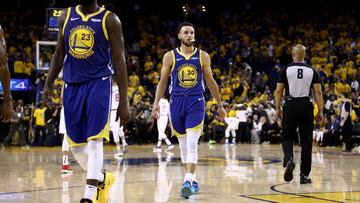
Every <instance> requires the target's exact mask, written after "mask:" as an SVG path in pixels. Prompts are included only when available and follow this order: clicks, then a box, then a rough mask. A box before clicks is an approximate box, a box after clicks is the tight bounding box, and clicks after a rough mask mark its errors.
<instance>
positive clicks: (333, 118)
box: [0, 10, 360, 146]
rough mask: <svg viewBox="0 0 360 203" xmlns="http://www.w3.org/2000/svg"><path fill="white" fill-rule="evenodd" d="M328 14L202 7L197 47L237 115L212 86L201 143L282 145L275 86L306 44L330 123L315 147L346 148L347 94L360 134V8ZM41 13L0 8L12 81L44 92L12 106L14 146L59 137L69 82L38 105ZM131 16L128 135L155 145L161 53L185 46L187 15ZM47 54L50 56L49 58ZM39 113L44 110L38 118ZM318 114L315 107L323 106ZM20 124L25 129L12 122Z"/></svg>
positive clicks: (127, 28)
mask: <svg viewBox="0 0 360 203" xmlns="http://www.w3.org/2000/svg"><path fill="white" fill-rule="evenodd" d="M329 12H330V11H329ZM329 12H327V11H312V12H310V11H306V12H301V11H299V12H296V13H294V12H290V11H287V10H281V11H279V12H276V14H274V11H272V12H271V11H269V12H261V13H259V12H255V11H253V10H244V11H243V12H240V13H237V12H222V13H218V14H216V15H214V16H210V15H205V14H202V13H199V12H194V13H190V14H189V16H187V19H190V20H191V22H192V23H194V24H195V25H196V35H195V38H196V42H195V43H196V46H198V47H200V48H201V49H203V50H205V51H207V52H208V53H209V55H210V57H211V61H212V65H211V67H212V70H213V74H214V78H215V80H216V81H217V83H218V85H219V88H220V92H221V99H222V100H223V101H224V103H225V104H226V109H227V112H228V115H227V118H236V119H235V120H234V119H227V120H226V121H219V120H218V119H217V112H216V111H217V109H216V105H215V101H214V100H213V98H211V94H210V93H209V92H208V91H206V92H205V98H206V100H207V104H206V116H205V121H204V122H205V126H204V136H203V137H202V141H206V142H209V143H211V144H213V143H220V142H221V143H226V142H227V139H226V137H227V136H228V135H227V134H228V133H229V132H228V131H229V130H234V133H230V134H235V135H236V138H234V139H235V140H234V142H242V143H254V144H260V143H264V144H266V143H278V142H279V134H280V132H281V120H279V119H278V118H277V116H276V115H275V114H276V113H275V110H274V97H273V91H274V88H275V87H276V81H277V77H278V74H279V72H280V71H281V69H282V68H283V67H284V66H285V65H286V64H288V63H289V62H291V60H292V58H291V48H292V46H293V45H295V44H298V43H301V44H303V45H305V46H306V47H307V57H306V62H307V63H309V64H310V65H312V66H313V67H314V68H315V69H316V70H317V71H318V72H319V73H320V76H321V78H322V81H323V91H324V101H325V103H326V105H325V110H324V113H325V118H326V122H325V126H324V127H320V126H316V128H315V129H314V145H319V146H340V145H341V132H340V127H339V122H340V121H339V119H340V118H339V114H340V108H341V107H342V104H343V97H344V96H345V97H348V98H349V99H351V101H352V105H353V108H352V114H351V118H352V121H353V124H354V136H357V135H360V124H359V118H360V107H359V106H360V97H359V96H360V95H359V91H360V90H359V82H358V81H359V80H360V71H359V68H360V35H359V33H360V30H359V29H360V27H359V22H358V21H357V20H356V17H355V16H356V13H351V12H341V11H338V12H336V13H332V15H331V17H329V15H330V14H329ZM15 16H16V17H15ZM40 18H41V15H39V14H38V13H34V12H33V13H32V12H31V11H28V12H27V13H24V14H23V15H15V14H14V13H7V12H3V13H0V19H1V22H0V23H2V25H3V28H4V30H5V33H6V35H5V37H6V40H7V43H8V53H9V67H10V70H11V74H12V77H13V78H19V77H25V78H30V79H31V80H32V82H33V83H34V84H35V85H36V87H37V88H36V91H37V95H38V96H37V97H36V98H33V99H32V103H33V104H32V105H31V104H25V105H24V104H23V103H22V102H20V101H17V102H16V103H15V104H14V108H15V112H20V114H19V115H20V116H18V115H15V114H16V113H14V124H12V125H11V126H10V132H11V133H5V134H4V133H2V134H1V138H0V141H2V143H3V144H4V145H7V144H8V142H9V141H8V140H7V138H8V137H9V136H10V135H11V136H12V132H13V131H19V134H25V136H22V135H21V136H20V137H21V143H22V144H23V145H26V144H33V145H43V144H44V143H47V142H46V140H50V141H51V139H50V138H51V136H52V134H51V133H53V134H54V136H56V134H57V125H58V121H59V111H58V110H59V108H61V99H60V97H61V96H60V95H61V87H62V83H63V82H62V81H61V79H60V78H59V79H57V81H56V82H55V84H54V91H53V97H52V99H51V101H49V102H48V103H47V104H40V103H39V101H40V98H41V97H40V96H41V91H42V85H43V83H44V80H45V78H46V72H40V71H36V70H34V64H35V42H36V41H37V40H48V39H47V35H46V31H44V30H45V29H44V28H43V27H42V26H39V25H38V24H37V23H38V22H39V21H37V20H38V19H40ZM123 20H124V21H123V25H124V36H125V42H126V49H127V67H128V74H129V89H128V97H129V100H130V104H131V110H132V111H131V112H132V119H131V121H130V122H129V123H128V124H127V126H126V127H125V129H126V132H125V133H126V135H127V139H129V140H130V141H129V143H139V144H141V143H153V142H155V141H156V140H157V130H156V122H154V119H153V118H152V117H151V113H150V112H151V104H152V102H153V100H154V94H155V90H156V86H157V84H158V82H159V79H160V70H161V67H162V57H163V55H164V53H165V52H166V51H168V50H170V49H172V48H175V47H177V46H179V41H178V39H177V33H176V28H177V25H178V24H179V22H181V21H179V20H176V19H171V18H170V19H166V20H164V19H163V18H161V17H160V16H158V15H149V16H146V17H145V16H137V18H136V19H132V20H131V22H127V20H126V19H123ZM41 22H43V20H42V21H41ZM44 57H47V58H48V61H49V59H50V58H51V55H49V56H44ZM167 96H168V95H167ZM35 104H36V107H35ZM39 109H40V110H39ZM44 109H45V110H44ZM38 110H39V111H40V112H43V113H42V114H41V113H38V114H35V112H37V111H38ZM39 111H38V112H39ZM29 112H31V113H30V114H29ZM46 112H47V113H46ZM314 113H315V114H316V113H317V107H316V105H314ZM40 115H44V119H43V120H44V122H43V125H40V123H41V122H37V119H38V117H39V116H40ZM16 117H21V118H16ZM29 117H30V118H29ZM49 119H50V120H51V121H49ZM233 121H235V122H236V124H233ZM48 122H49V123H48ZM16 123H19V124H17V126H18V127H16V126H15V127H13V125H15V124H16ZM29 123H30V125H29ZM38 124H39V125H38ZM19 126H20V127H19ZM29 126H32V127H31V128H30V127H29ZM39 126H42V127H43V128H41V127H39ZM234 126H235V127H234ZM230 128H231V129H230ZM29 129H30V131H31V132H34V133H33V134H34V135H32V136H31V137H30V138H31V139H29V137H28V136H26V135H27V134H29V135H31V134H32V133H28V132H29ZM168 132H169V130H168ZM48 134H51V135H48ZM37 135H38V136H37ZM11 136H10V137H11ZM5 137H6V138H5ZM46 137H48V138H46ZM23 138H24V139H23ZM4 140H5V141H4ZM30 140H31V142H30ZM59 140H60V139H59ZM50 141H48V142H50ZM54 143H56V142H54Z"/></svg>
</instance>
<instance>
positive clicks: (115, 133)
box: [111, 126, 123, 157]
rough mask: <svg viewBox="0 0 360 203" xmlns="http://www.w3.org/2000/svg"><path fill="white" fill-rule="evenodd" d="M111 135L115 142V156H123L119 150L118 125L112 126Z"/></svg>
mask: <svg viewBox="0 0 360 203" xmlns="http://www.w3.org/2000/svg"><path fill="white" fill-rule="evenodd" d="M111 132H112V135H113V138H114V142H115V145H116V154H115V157H121V156H123V153H122V151H121V144H120V136H119V134H120V126H117V127H115V126H113V127H112V131H111Z"/></svg>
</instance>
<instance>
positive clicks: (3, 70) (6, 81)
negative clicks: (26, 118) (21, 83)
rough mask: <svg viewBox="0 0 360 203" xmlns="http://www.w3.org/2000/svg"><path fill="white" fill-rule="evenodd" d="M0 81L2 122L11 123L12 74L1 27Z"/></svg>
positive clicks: (0, 114)
mask: <svg viewBox="0 0 360 203" xmlns="http://www.w3.org/2000/svg"><path fill="white" fill-rule="evenodd" d="M0 81H1V85H2V88H3V92H4V101H3V104H2V105H1V106H0V122H1V121H2V122H4V123H7V122H10V120H11V117H12V110H13V107H12V101H11V93H10V72H9V67H8V60H7V54H6V44H5V39H4V32H3V30H2V28H1V25H0Z"/></svg>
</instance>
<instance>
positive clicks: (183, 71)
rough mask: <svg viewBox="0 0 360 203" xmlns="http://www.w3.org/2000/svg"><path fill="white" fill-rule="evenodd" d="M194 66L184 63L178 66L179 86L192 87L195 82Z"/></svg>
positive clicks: (195, 72)
mask: <svg viewBox="0 0 360 203" xmlns="http://www.w3.org/2000/svg"><path fill="white" fill-rule="evenodd" d="M197 77H198V76H197V71H196V67H194V66H191V65H184V66H182V67H180V68H179V71H178V79H179V82H180V86H181V87H184V88H191V87H194V86H195V85H196V83H197Z"/></svg>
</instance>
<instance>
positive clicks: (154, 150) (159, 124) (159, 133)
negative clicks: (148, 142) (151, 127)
mask: <svg viewBox="0 0 360 203" xmlns="http://www.w3.org/2000/svg"><path fill="white" fill-rule="evenodd" d="M161 117H162V116H160V117H159V119H157V120H156V124H157V130H158V141H157V144H156V146H155V147H154V149H153V152H161V151H162V150H161V142H162V139H163V134H162V130H163V129H162V128H163V125H162V122H161Z"/></svg>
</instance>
